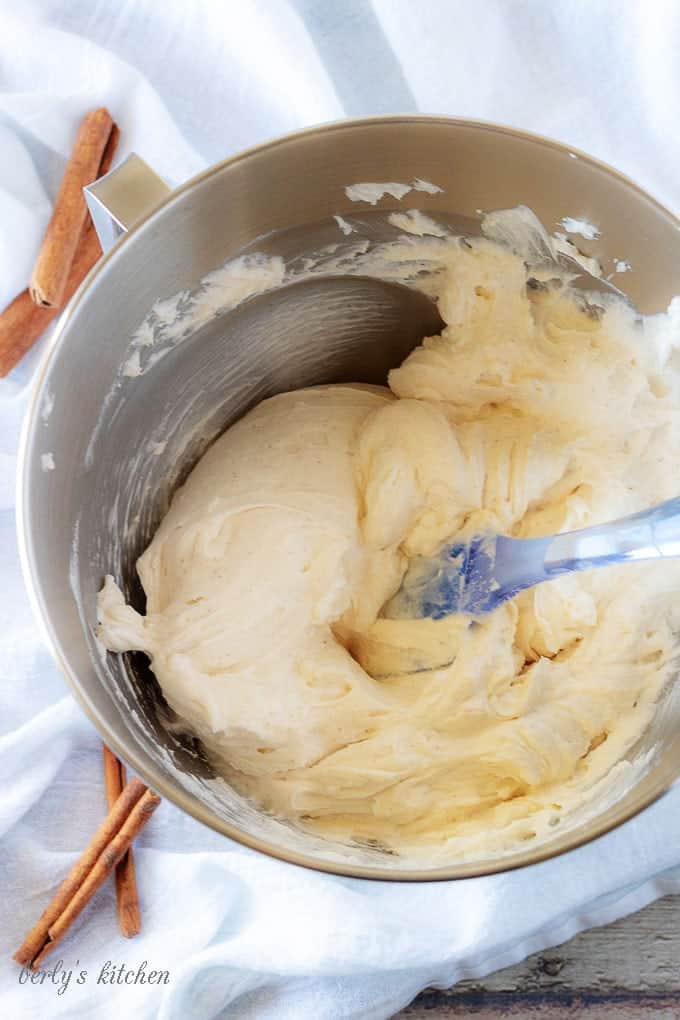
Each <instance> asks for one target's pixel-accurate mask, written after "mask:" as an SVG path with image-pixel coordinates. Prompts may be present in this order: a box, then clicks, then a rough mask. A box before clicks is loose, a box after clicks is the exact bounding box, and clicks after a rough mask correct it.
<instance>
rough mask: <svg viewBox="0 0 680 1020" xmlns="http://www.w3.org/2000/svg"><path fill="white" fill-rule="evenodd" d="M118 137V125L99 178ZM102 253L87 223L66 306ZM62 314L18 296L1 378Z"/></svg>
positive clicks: (3, 327) (5, 331) (3, 316)
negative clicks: (59, 314) (56, 317)
mask: <svg viewBox="0 0 680 1020" xmlns="http://www.w3.org/2000/svg"><path fill="white" fill-rule="evenodd" d="M118 136H119V132H118V128H117V127H116V125H115V124H114V125H113V128H112V130H111V134H110V135H109V140H108V143H107V146H106V149H105V150H104V155H103V156H102V160H101V164H100V166H99V173H98V176H99V177H101V176H103V174H106V173H108V172H109V170H110V169H111V163H112V162H113V157H114V154H115V151H116V146H117V144H118ZM101 254H102V249H101V245H100V244H99V238H98V237H97V233H96V231H95V229H94V227H93V226H92V223H91V222H87V223H86V225H85V228H84V230H81V232H80V236H79V239H78V244H77V248H76V253H75V255H74V257H73V261H72V263H71V269H70V271H69V275H68V279H67V281H66V290H65V291H64V303H65V302H66V301H70V299H71V298H72V297H73V295H74V294H75V292H76V291H77V289H78V287H79V286H80V284H81V283H82V282H83V280H84V279H85V277H86V276H87V274H88V273H89V271H90V270H91V269H92V267H93V266H94V264H95V263H96V262H97V260H98V259H99V258H100V256H101ZM58 313H59V309H58V308H43V307H41V306H40V305H36V304H35V302H34V301H33V299H32V298H31V295H30V294H29V292H28V289H26V290H22V292H21V293H20V294H17V296H16V297H15V298H14V301H12V303H11V304H9V305H8V306H7V308H5V310H4V312H2V313H0V378H1V377H3V376H5V375H7V374H8V373H9V372H11V371H12V369H13V368H14V366H15V365H16V364H18V362H19V361H20V360H21V358H22V357H23V356H24V354H26V352H27V351H29V350H30V349H31V347H32V346H33V344H34V343H35V342H36V340H38V339H39V338H40V337H41V336H42V334H43V333H44V332H45V330H46V329H47V327H48V326H49V324H50V323H51V322H52V320H53V319H54V318H55V316H56V315H58Z"/></svg>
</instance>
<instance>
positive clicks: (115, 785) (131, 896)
mask: <svg viewBox="0 0 680 1020" xmlns="http://www.w3.org/2000/svg"><path fill="white" fill-rule="evenodd" d="M102 750H103V754H104V785H105V787H106V800H107V803H108V806H109V811H110V810H111V808H112V807H113V805H114V804H115V803H116V800H117V799H118V797H119V796H120V794H121V792H122V790H123V787H124V786H125V766H124V765H123V764H122V762H120V761H119V760H118V758H116V756H115V754H114V753H113V751H112V750H111V749H110V748H108V747H107V746H106V744H103V745H102ZM116 904H117V907H118V926H119V927H120V930H121V933H122V934H123V935H124V936H125V937H126V938H128V939H131V938H132V937H133V936H134V935H137V934H138V933H139V931H140V929H141V927H142V919H141V914H140V910H139V897H138V895H137V881H136V878H135V862H134V858H133V856H132V847H130V849H129V850H128V851H127V852H126V853H125V854H123V856H122V858H121V859H120V861H119V862H118V864H117V865H116Z"/></svg>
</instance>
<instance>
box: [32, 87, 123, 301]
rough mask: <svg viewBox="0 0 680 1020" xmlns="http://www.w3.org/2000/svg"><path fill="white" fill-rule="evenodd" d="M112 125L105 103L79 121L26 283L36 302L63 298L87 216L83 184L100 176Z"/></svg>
mask: <svg viewBox="0 0 680 1020" xmlns="http://www.w3.org/2000/svg"><path fill="white" fill-rule="evenodd" d="M113 129H114V123H113V119H112V117H111V114H110V113H109V111H108V110H107V109H105V108H104V107H101V108H100V109H98V110H93V111H92V112H91V113H88V114H87V115H86V116H85V117H84V118H83V120H82V122H81V125H80V128H79V130H78V135H77V137H76V142H75V145H74V147H73V151H72V153H71V156H70V159H69V161H68V164H67V166H66V171H65V173H64V176H63V178H62V182H61V186H60V188H59V192H58V194H57V198H56V201H55V204H54V210H53V212H52V217H51V219H50V222H49V224H48V226H47V230H46V232H45V236H44V238H43V242H42V245H41V248H40V253H39V255H38V258H37V260H36V263H35V266H34V267H33V275H32V276H31V282H30V284H29V290H30V292H31V297H32V298H33V300H34V301H35V303H36V304H38V305H47V306H48V307H49V308H60V307H61V306H62V305H63V303H64V301H65V293H66V283H67V280H68V275H69V271H70V269H71V263H72V262H73V258H74V256H75V253H76V249H77V247H78V241H79V238H80V234H81V231H82V229H83V227H84V226H85V222H86V219H87V205H86V202H85V196H84V195H83V188H84V187H85V185H86V184H91V183H92V181H94V180H96V178H97V177H98V176H100V174H101V171H100V167H101V163H102V158H103V156H104V153H105V151H106V147H107V145H108V142H109V139H110V137H111V133H112V131H113Z"/></svg>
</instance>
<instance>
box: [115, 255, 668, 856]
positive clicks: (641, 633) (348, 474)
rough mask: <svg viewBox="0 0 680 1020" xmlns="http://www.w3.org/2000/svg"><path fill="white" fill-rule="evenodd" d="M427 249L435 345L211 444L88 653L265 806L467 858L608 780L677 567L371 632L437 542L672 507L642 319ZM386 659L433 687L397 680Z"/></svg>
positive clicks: (299, 397) (305, 394) (659, 327)
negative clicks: (151, 676)
mask: <svg viewBox="0 0 680 1020" xmlns="http://www.w3.org/2000/svg"><path fill="white" fill-rule="evenodd" d="M449 249H450V250H449V252H448V255H447V267H446V270H445V275H444V276H443V277H442V278H441V280H440V287H439V307H440V311H441V314H442V317H443V319H444V321H445V322H446V324H447V325H446V328H445V330H444V332H443V333H442V335H441V336H435V337H428V338H426V339H425V340H424V341H423V345H422V346H421V347H419V348H418V349H417V350H415V351H414V352H413V353H412V354H411V355H410V356H409V357H408V358H407V360H406V361H405V363H404V364H403V365H401V366H400V367H395V368H394V370H393V371H392V372H391V373H390V377H389V380H388V384H389V388H384V389H382V388H375V387H366V386H361V385H356V386H349V385H338V386H327V387H321V388H315V389H309V390H304V391H298V392H292V393H285V394H282V395H280V396H277V397H274V398H273V399H270V400H267V401H265V402H264V403H262V404H261V405H260V406H258V407H256V408H255V409H254V410H253V411H251V412H250V413H249V414H248V415H247V416H246V417H245V418H243V419H242V420H241V421H239V422H238V423H237V424H236V425H234V426H233V427H232V428H230V429H229V430H228V431H227V432H226V433H225V434H224V435H223V436H222V437H221V438H220V439H219V440H218V441H217V442H216V443H215V444H214V445H213V446H212V447H211V448H210V449H209V450H208V452H207V453H206V455H205V456H204V457H203V459H202V460H201V461H200V463H199V464H198V465H197V466H196V468H195V469H194V471H193V472H192V474H191V475H190V477H189V479H188V481H187V482H186V484H185V485H184V487H183V488H182V489H181V490H180V491H179V492H178V493H177V494H176V496H175V498H174V500H173V503H172V506H171V509H170V511H169V512H168V514H167V516H166V518H165V520H164V521H163V523H162V524H161V526H160V528H159V529H158V532H157V534H156V536H155V538H154V539H153V541H152V543H151V545H150V546H149V548H148V549H147V550H146V552H145V553H144V555H143V556H142V557H141V559H140V560H139V563H138V569H139V574H140V577H141V580H142V583H143V586H144V590H145V592H146V595H147V611H146V615H145V616H142V615H140V614H139V613H138V612H136V611H135V610H134V609H133V608H131V607H130V606H128V605H126V604H125V601H124V598H123V596H122V594H121V592H120V590H119V588H118V587H117V586H116V584H115V582H114V580H113V578H111V577H108V578H107V580H106V583H105V586H104V588H103V590H102V592H101V594H100V597H99V614H100V621H101V624H100V629H99V636H100V638H101V640H102V641H103V642H104V643H105V644H106V646H107V647H108V648H109V649H111V650H113V651H123V650H128V649H138V650H141V651H143V652H145V653H146V654H147V655H148V656H149V657H150V660H151V666H152V669H153V671H154V673H155V674H156V676H157V678H158V680H159V682H160V684H161V687H162V689H163V692H164V694H165V696H166V698H167V700H168V702H169V703H170V704H171V706H172V707H173V708H174V709H175V710H176V711H177V712H178V713H179V714H180V715H181V716H182V717H184V718H185V719H186V720H187V721H188V722H189V723H190V724H191V725H192V726H193V727H194V728H195V730H196V731H197V732H198V733H199V734H200V736H201V737H202V739H203V740H204V742H205V744H206V745H207V747H208V748H210V749H211V750H212V751H213V753H214V754H215V755H216V756H218V758H219V760H220V761H221V762H222V766H223V769H224V771H225V773H226V774H227V775H228V776H229V779H230V781H231V782H233V783H234V784H235V785H236V786H237V787H238V788H240V789H242V790H243V791H245V792H247V793H248V794H250V795H252V796H253V797H254V798H256V799H257V800H258V801H259V802H260V803H261V804H263V805H264V806H266V807H267V808H268V809H270V810H272V811H274V812H276V813H279V814H281V815H283V816H286V817H288V818H291V819H294V820H297V821H299V823H300V824H301V825H303V826H306V827H310V828H313V829H315V830H316V831H321V832H329V833H333V834H334V835H341V836H347V837H355V838H359V839H362V840H365V839H371V840H377V841H379V842H380V843H382V844H387V845H388V846H390V847H394V848H396V849H397V850H398V849H399V848H400V847H409V848H413V847H415V848H419V847H420V848H422V849H423V850H424V851H425V852H426V853H428V854H431V855H432V856H433V857H434V856H439V855H445V856H447V857H454V856H456V855H461V856H465V857H470V856H482V855H488V854H492V853H498V852H503V851H506V850H510V849H514V848H516V847H517V845H518V843H519V842H520V841H522V840H526V839H537V840H540V839H541V838H543V837H545V836H547V835H551V834H553V833H554V827H555V826H558V825H560V824H561V823H562V822H563V820H564V819H565V817H567V816H568V814H569V812H571V811H572V810H573V809H574V808H576V807H578V806H579V805H581V804H582V803H583V802H584V801H585V800H586V799H587V798H588V797H589V796H590V795H591V794H592V790H593V788H594V787H595V786H596V785H597V784H599V783H601V782H602V781H603V780H605V777H608V776H611V775H613V774H615V773H616V770H617V769H618V770H620V769H625V768H627V767H629V766H628V765H627V764H626V763H625V762H622V758H623V756H624V755H625V753H626V751H627V750H628V749H629V748H630V747H631V746H632V745H633V743H634V742H635V740H636V739H637V738H638V737H639V735H640V734H641V732H642V731H643V730H644V728H645V726H646V725H647V722H648V720H649V718H650V715H651V713H652V712H653V710H654V706H655V703H656V701H657V699H658V697H659V694H660V692H661V690H662V688H663V687H664V685H665V684H666V682H667V681H668V679H669V677H670V675H671V671H672V665H673V663H672V660H673V657H674V656H675V655H676V653H677V648H678V642H677V638H676V636H675V635H676V633H677V632H678V628H679V624H680V600H678V598H677V594H676V593H677V591H678V588H680V562H674V561H670V562H668V561H666V562H661V563H653V564H645V563H641V564H637V565H628V566H624V567H613V568H609V569H605V570H599V571H594V572H592V573H582V574H579V575H575V576H570V577H565V578H561V579H558V580H555V581H553V582H551V583H549V584H544V585H542V586H540V587H538V588H535V589H533V590H531V591H528V592H525V593H523V594H522V595H520V596H518V597H517V598H516V599H514V600H513V601H512V602H511V603H509V604H506V605H504V606H502V607H501V608H500V609H498V610H497V611H495V612H494V613H493V614H491V615H490V616H489V617H486V618H484V619H483V620H481V621H479V622H475V621H472V620H470V619H469V618H467V617H457V618H451V619H448V620H442V621H437V622H434V621H431V620H417V621H391V620H385V619H381V617H380V609H381V607H382V605H383V604H384V603H385V602H386V600H388V599H389V598H390V597H391V595H392V594H393V593H394V592H395V591H396V589H397V588H398V587H399V585H400V581H401V577H402V575H403V573H404V571H405V569H406V565H407V563H408V558H409V557H410V556H413V555H427V554H430V553H432V552H434V551H435V550H436V549H437V547H438V546H439V545H440V543H442V542H444V541H449V540H451V539H452V538H455V537H456V536H457V535H461V534H469V533H473V532H481V531H483V530H485V529H491V530H494V531H498V532H505V533H507V534H511V535H516V536H535V535H543V534H547V533H551V532H556V531H560V530H563V531H564V530H571V529H574V528H580V527H584V526H586V525H589V524H595V523H598V522H603V521H606V520H609V519H612V518H615V517H620V516H623V515H625V514H628V513H632V512H634V511H637V510H641V509H643V508H645V507H647V506H650V505H651V504H653V503H656V502H659V501H661V500H664V499H668V498H670V497H671V496H675V495H677V492H678V479H679V478H680V362H679V361H678V356H677V353H676V350H675V348H674V346H673V343H672V340H671V339H669V337H671V338H672V337H673V335H674V331H673V329H672V328H671V327H672V320H671V318H669V317H663V318H659V319H653V320H641V319H640V318H638V317H636V315H635V313H634V312H633V311H632V310H631V309H630V308H628V307H627V306H626V305H625V304H623V303H622V302H621V303H619V302H617V301H615V300H614V301H611V302H607V303H606V309H605V311H604V312H603V313H602V314H599V313H597V312H594V311H593V309H589V308H588V307H587V306H584V305H583V303H578V302H577V301H576V300H574V299H573V298H572V297H570V296H569V295H568V294H566V293H565V292H564V289H563V288H561V287H556V286H554V285H551V284H550V283H549V282H548V283H546V282H543V283H538V282H536V281H535V280H533V279H530V276H531V273H530V271H529V270H528V269H527V268H526V265H525V262H524V261H523V259H522V258H521V257H520V256H518V255H516V254H514V253H513V252H512V251H511V250H509V249H507V248H505V247H503V246H501V245H500V244H496V243H494V242H493V241H491V240H488V239H477V240H473V241H470V242H465V243H455V244H451V245H449ZM677 332H678V331H677V329H676V330H675V334H677ZM414 649H422V650H423V653H424V655H429V654H432V658H433V661H439V662H441V661H444V660H446V661H448V662H449V663H450V664H449V665H448V666H446V667H445V668H440V669H436V670H433V671H429V672H428V671H423V672H417V673H409V672H405V671H404V668H403V665H404V663H405V662H407V661H408V662H411V661H412V658H413V650H414ZM442 652H444V653H445V654H444V655H442Z"/></svg>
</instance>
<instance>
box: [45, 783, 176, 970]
mask: <svg viewBox="0 0 680 1020" xmlns="http://www.w3.org/2000/svg"><path fill="white" fill-rule="evenodd" d="M121 796H122V794H121ZM160 802H161V798H160V797H159V796H158V795H157V794H155V793H153V791H152V790H146V792H145V793H144V795H143V796H142V797H141V798H140V799H139V800H138V801H137V803H136V804H135V806H134V807H133V809H132V811H131V812H130V814H129V815H128V817H127V819H126V820H125V822H124V824H123V827H122V828H121V830H120V831H119V832H118V834H117V835H116V836H114V837H113V839H112V840H111V842H110V843H109V844H108V845H107V846H105V847H104V849H103V850H102V852H101V853H100V855H99V857H98V858H97V860H96V861H95V863H94V867H93V868H92V869H91V870H90V871H89V872H88V874H87V876H86V878H85V880H84V881H83V883H82V885H81V886H79V888H78V889H77V890H76V892H75V894H74V895H73V897H72V899H70V900H69V902H68V903H67V904H66V906H65V907H64V909H63V910H62V912H61V913H60V914H59V916H58V917H57V918H56V920H55V921H53V922H52V924H50V926H49V929H48V932H47V940H46V942H45V944H44V945H43V947H42V949H41V950H40V952H39V953H38V955H37V956H36V957H34V959H33V961H32V963H31V968H32V969H33V970H35V969H36V968H37V967H39V966H40V964H41V963H42V961H43V960H44V958H45V957H46V956H47V954H48V953H49V952H51V951H52V950H53V949H54V947H55V946H56V945H57V943H58V942H61V940H62V938H63V937H64V935H65V934H66V932H67V931H68V929H69V928H70V927H71V925H72V924H73V922H74V921H75V919H76V918H77V917H78V915H79V914H80V912H81V910H82V909H83V907H85V906H86V905H87V904H88V903H89V902H90V900H91V899H92V896H93V895H94V893H95V892H96V891H97V889H99V888H100V886H102V885H103V884H104V882H105V881H106V879H107V878H108V877H109V875H110V874H111V872H112V871H113V869H114V868H115V867H116V865H117V864H118V862H119V861H120V859H121V858H122V856H123V854H124V853H126V851H127V850H128V849H129V847H130V844H131V843H132V841H133V839H134V838H135V836H137V835H138V833H139V832H140V831H141V829H143V828H144V826H145V825H146V823H147V822H148V820H149V818H150V817H151V815H152V814H153V812H154V811H155V810H156V808H157V807H158V805H159V804H160Z"/></svg>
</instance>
